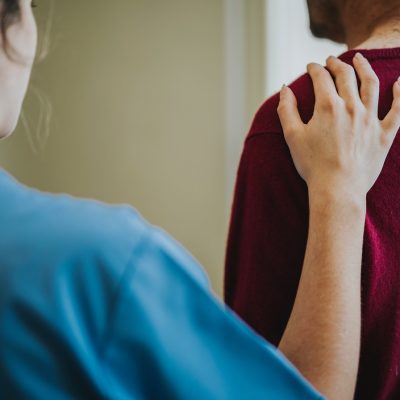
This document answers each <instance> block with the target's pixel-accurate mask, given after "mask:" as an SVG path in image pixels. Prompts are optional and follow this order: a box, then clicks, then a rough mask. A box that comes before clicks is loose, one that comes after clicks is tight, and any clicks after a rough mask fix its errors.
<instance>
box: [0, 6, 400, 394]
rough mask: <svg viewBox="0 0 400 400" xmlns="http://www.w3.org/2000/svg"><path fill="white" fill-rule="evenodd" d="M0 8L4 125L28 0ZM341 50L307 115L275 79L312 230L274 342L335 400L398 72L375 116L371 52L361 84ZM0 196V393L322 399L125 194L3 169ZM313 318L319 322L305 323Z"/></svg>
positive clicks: (347, 382)
mask: <svg viewBox="0 0 400 400" xmlns="http://www.w3.org/2000/svg"><path fill="white" fill-rule="evenodd" d="M0 21H1V32H2V42H1V47H0V136H1V137H6V136H8V135H9V134H10V133H11V132H12V131H13V130H14V128H15V125H16V122H17V120H18V117H19V114H20V111H21V105H22V101H23V99H24V96H25V92H26V89H27V86H28V82H29V77H30V73H31V68H32V64H33V61H34V56H35V51H36V41H37V34H36V25H35V20H34V16H33V13H32V10H31V2H30V1H28V0H3V1H2V2H1V16H0ZM337 63H339V64H338V67H337V69H336V71H335V72H334V73H333V75H334V77H335V79H336V83H337V89H336V87H335V84H334V82H333V80H332V78H331V76H330V75H329V73H328V72H327V71H326V70H325V69H324V68H322V67H321V66H318V65H312V66H310V68H309V72H310V75H311V78H312V79H313V82H314V87H315V91H316V98H317V106H316V110H315V114H314V117H313V119H312V120H311V121H310V123H309V124H307V125H304V124H303V123H302V121H301V120H300V118H299V116H298V112H297V108H296V101H295V98H294V96H293V93H292V92H291V90H290V89H289V88H284V89H283V90H282V93H281V104H280V107H279V114H280V117H281V121H282V125H283V127H284V130H285V135H286V138H287V141H288V145H289V148H290V151H291V153H292V155H293V158H294V162H295V164H296V167H297V168H298V171H299V173H300V174H301V175H302V177H303V178H304V179H305V181H306V182H307V184H308V187H309V193H310V237H309V243H308V248H307V255H306V258H305V261H304V268H303V276H302V280H301V283H300V286H299V291H298V295H297V299H296V305H295V308H294V311H293V314H292V316H291V319H290V321H289V324H288V327H287V330H286V333H285V336H284V340H283V341H282V343H281V346H280V348H281V350H282V352H283V353H285V354H286V355H287V357H288V358H289V359H290V360H291V361H292V362H293V363H294V364H295V365H296V366H297V367H298V368H299V370H300V372H301V373H303V374H304V375H305V376H306V378H308V380H309V381H310V382H311V384H313V385H314V386H315V387H316V388H317V389H318V390H319V391H320V392H321V393H323V394H324V395H327V396H329V398H332V399H340V400H344V399H347V398H348V399H350V398H351V397H352V393H353V391H354V383H355V379H356V375H357V363H358V349H359V340H360V338H359V336H360V313H359V308H360V299H359V290H360V270H361V265H360V263H361V261H360V260H361V247H362V231H363V224H364V219H365V197H366V193H367V192H368V190H369V189H370V187H371V186H372V185H373V183H374V182H375V180H376V178H377V176H378V174H379V172H380V170H381V168H382V165H383V162H384V160H385V157H386V155H387V152H388V151H389V148H390V145H391V143H392V141H393V139H394V136H395V133H396V131H397V129H398V127H399V125H400V117H399V115H400V112H399V108H400V85H399V84H398V83H396V84H395V85H394V92H393V93H394V99H395V100H394V105H393V109H392V110H391V112H390V113H389V114H388V116H387V117H386V119H385V120H384V121H383V122H381V121H379V120H378V117H377V113H376V99H377V98H378V95H379V90H378V86H377V84H376V83H377V81H376V76H375V75H374V72H373V71H372V69H371V67H370V65H369V64H368V62H367V61H366V60H364V59H362V57H356V58H355V59H354V66H355V68H356V70H357V73H358V75H359V78H360V80H361V97H360V95H359V93H358V90H355V88H356V86H354V85H356V83H355V82H356V80H355V74H354V71H353V69H349V67H348V66H345V65H344V64H343V63H341V62H340V61H337ZM350 70H351V71H350ZM349 71H350V72H349ZM349 89H351V90H349ZM0 205H1V207H0V237H1V240H0V398H1V399H7V400H8V399H29V400H31V399H72V398H74V399H97V398H106V399H269V400H273V399H279V400H282V399H318V398H321V395H320V394H319V393H318V392H317V390H316V389H314V387H313V386H312V385H311V384H310V383H308V382H307V381H306V380H305V379H304V378H303V377H302V376H301V375H300V373H299V372H298V370H297V369H296V368H295V367H294V366H293V365H292V364H291V363H290V362H289V361H288V360H287V359H286V358H285V357H284V356H283V355H282V354H281V353H280V352H279V351H277V349H275V348H273V347H272V346H271V345H269V344H268V343H266V342H265V341H263V340H262V339H261V338H259V337H258V336H257V335H256V334H255V333H253V332H252V331H251V329H249V328H248V327H247V326H246V325H245V324H244V323H242V322H241V321H240V320H239V319H238V318H237V317H236V316H235V315H233V313H232V312H230V311H229V310H228V309H226V308H225V307H223V306H222V305H221V304H220V303H219V302H218V301H217V300H216V299H215V298H214V297H213V295H212V294H211V292H210V289H209V286H208V282H207V278H206V276H205V274H204V272H203V270H202V269H201V267H200V266H199V265H198V263H197V262H196V261H195V260H194V259H193V258H192V257H191V256H190V255H189V254H188V253H187V252H186V251H185V250H184V249H183V248H182V247H181V246H180V245H179V244H177V243H176V242H174V241H173V240H172V239H171V238H170V237H169V236H168V235H167V234H166V233H165V232H163V231H161V230H160V229H157V228H155V227H153V226H151V225H149V224H148V223H147V222H146V221H144V220H143V219H142V218H141V217H140V216H139V215H138V213H137V212H136V211H135V210H134V209H132V208H130V207H127V206H120V207H116V206H107V205H105V204H102V203H99V202H95V201H89V200H78V199H74V198H71V197H69V196H66V195H58V196H55V195H50V194H46V193H40V192H38V191H34V190H32V189H29V188H27V187H25V186H23V185H21V184H19V183H18V182H16V181H15V180H14V179H13V178H12V177H10V176H9V175H8V174H7V173H6V172H5V171H0ZM310 326H312V327H313V328H314V330H315V334H314V335H307V336H305V335H304V332H305V330H304V327H307V328H308V327H310Z"/></svg>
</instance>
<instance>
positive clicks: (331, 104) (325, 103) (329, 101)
mask: <svg viewBox="0 0 400 400" xmlns="http://www.w3.org/2000/svg"><path fill="white" fill-rule="evenodd" d="M320 106H321V108H322V110H324V111H326V112H330V113H335V112H336V110H337V109H338V108H339V102H338V100H337V99H335V98H333V97H325V98H324V99H322V100H321V104H320Z"/></svg>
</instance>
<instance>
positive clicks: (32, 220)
mask: <svg viewBox="0 0 400 400" xmlns="http://www.w3.org/2000/svg"><path fill="white" fill-rule="evenodd" d="M3 199H4V201H2V205H3V211H2V212H0V220H1V222H2V228H1V229H0V230H4V232H3V233H2V237H3V238H4V241H3V245H0V254H1V252H2V250H3V251H4V252H5V255H7V246H8V247H9V248H14V249H16V251H19V252H20V253H21V254H22V255H24V256H26V257H28V254H29V255H31V256H34V258H35V259H41V258H42V259H48V260H52V261H53V263H54V265H56V264H59V262H62V261H63V260H67V259H71V258H75V259H86V260H88V259H94V258H96V259H98V260H100V261H101V260H106V261H109V262H110V263H114V264H115V263H118V264H120V265H121V268H123V265H124V264H126V263H127V262H128V261H129V257H130V256H131V253H132V252H133V251H134V250H135V248H137V247H138V246H140V243H141V242H142V241H143V240H145V237H147V236H148V235H149V231H150V230H151V227H150V225H149V224H148V223H147V222H146V221H145V220H144V219H143V218H142V217H141V215H140V214H139V213H138V212H137V211H136V210H135V209H134V208H132V207H130V206H128V205H109V204H106V203H103V202H100V201H96V200H89V199H80V198H76V197H72V196H69V195H66V194H50V193H45V192H40V191H37V190H34V189H31V188H29V187H26V186H23V185H21V184H19V183H17V182H15V183H13V184H12V185H9V186H8V187H7V188H6V190H5V194H4V196H3Z"/></svg>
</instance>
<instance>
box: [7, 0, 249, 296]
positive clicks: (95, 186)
mask: <svg viewBox="0 0 400 400" xmlns="http://www.w3.org/2000/svg"><path fill="white" fill-rule="evenodd" d="M48 3H49V0H47V1H41V2H40V6H39V8H38V11H37V13H38V17H39V20H40V21H41V22H40V24H41V26H43V20H46V19H47V14H48V7H47V6H48ZM53 4H54V5H55V13H54V16H53V19H52V20H53V25H54V27H53V29H52V37H53V39H52V41H53V43H52V50H51V52H50V55H49V56H48V58H47V59H46V60H45V61H44V62H42V63H41V64H39V65H38V66H37V67H36V70H35V73H34V84H35V85H36V86H38V87H39V88H40V89H41V91H43V92H45V93H46V94H47V96H48V97H49V99H50V101H51V103H52V105H53V108H54V115H53V119H52V122H51V129H50V131H51V133H50V136H49V138H48V140H47V145H46V148H45V150H44V151H41V152H40V153H39V154H35V153H34V152H33V151H32V149H31V146H30V141H33V142H37V141H36V139H35V134H36V130H35V124H34V121H35V120H37V114H38V107H37V103H38V101H37V98H36V97H35V96H34V93H33V91H31V93H30V94H29V96H28V99H27V102H26V115H27V117H28V119H30V120H32V121H33V122H31V124H30V126H31V127H32V129H33V132H31V133H30V136H29V134H27V132H26V130H25V129H24V128H23V126H22V125H21V126H19V127H18V129H17V132H16V134H15V135H14V136H13V137H12V138H11V139H9V140H7V141H6V142H4V143H2V145H1V146H0V160H1V164H2V165H3V166H5V167H6V168H7V169H8V170H9V171H10V172H12V173H13V174H14V175H15V176H16V177H17V178H18V179H20V180H21V181H23V182H25V183H27V184H29V185H33V186H35V187H37V188H39V189H43V190H47V191H52V192H68V193H71V194H73V195H77V196H85V197H93V198H97V199H100V200H104V201H107V202H112V203H120V202H123V203H129V204H132V205H134V206H135V207H136V208H137V209H139V210H140V212H141V213H142V214H143V215H144V216H145V217H146V218H148V219H149V220H150V221H151V222H152V223H154V224H157V225H160V226H162V227H164V228H165V229H166V230H168V231H169V232H170V233H171V234H172V235H173V236H175V237H176V238H177V239H178V240H179V241H181V242H182V243H183V244H184V245H185V246H186V247H188V248H189V250H190V251H191V252H192V253H193V254H194V255H195V256H196V257H197V258H198V259H199V260H200V261H201V262H202V264H203V265H205V267H206V268H207V270H208V272H209V274H210V276H211V279H212V282H213V286H214V288H215V289H216V291H217V292H218V293H221V288H222V266H223V256H224V246H225V237H226V225H227V221H226V207H227V205H226V201H225V197H224V196H225V193H224V180H225V172H226V171H225V170H224V167H225V164H224V157H225V153H224V151H225V150H224V149H225V142H224V141H225V135H224V93H225V92H224V69H225V65H224V49H223V44H224V41H223V23H222V22H223V12H224V10H223V2H222V1H218V0H201V1H199V0H168V1H165V0H116V1H103V0H96V1H94V0H84V1H82V0H55V1H54V3H53ZM252 68H254V66H253V67H252ZM252 90H253V91H254V90H255V89H254V87H253V89H252Z"/></svg>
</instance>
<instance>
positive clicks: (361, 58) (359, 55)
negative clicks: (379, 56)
mask: <svg viewBox="0 0 400 400" xmlns="http://www.w3.org/2000/svg"><path fill="white" fill-rule="evenodd" d="M354 58H356V59H357V60H358V61H364V60H365V57H364V56H363V55H362V54H361V53H356V55H355V56H354Z"/></svg>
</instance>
